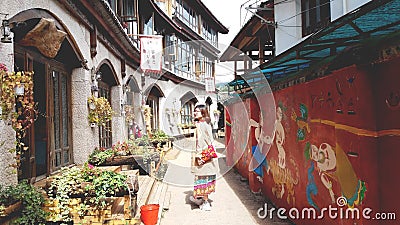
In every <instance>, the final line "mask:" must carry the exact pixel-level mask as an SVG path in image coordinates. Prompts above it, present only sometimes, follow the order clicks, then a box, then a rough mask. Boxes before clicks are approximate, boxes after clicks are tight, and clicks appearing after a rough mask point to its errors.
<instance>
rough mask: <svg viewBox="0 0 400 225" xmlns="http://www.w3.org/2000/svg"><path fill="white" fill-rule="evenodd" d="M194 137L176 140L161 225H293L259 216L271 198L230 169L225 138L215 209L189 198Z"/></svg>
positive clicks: (213, 196) (219, 144) (220, 149)
mask: <svg viewBox="0 0 400 225" xmlns="http://www.w3.org/2000/svg"><path fill="white" fill-rule="evenodd" d="M191 142H193V140H192V139H185V140H183V141H179V142H176V143H177V144H175V145H174V150H173V153H172V156H171V155H169V157H172V159H170V160H169V163H168V164H169V165H168V170H167V172H166V175H165V178H164V181H165V182H166V183H168V191H167V194H166V199H167V201H168V199H169V202H167V203H166V205H164V207H167V208H168V209H167V210H164V211H163V215H162V218H161V221H160V223H159V224H162V225H175V224H181V225H185V224H188V225H189V224H190V225H197V224H198V225H200V224H210V225H214V224H229V225H235V224H237V225H239V224H277V225H278V224H279V225H289V224H291V223H290V222H289V221H281V220H278V219H275V218H274V219H273V220H271V219H269V218H268V217H267V218H265V219H261V218H258V216H257V211H258V210H259V209H260V208H261V207H263V206H264V203H266V202H267V201H268V200H267V199H265V197H263V196H262V195H260V194H254V193H252V192H251V191H250V189H249V187H248V183H247V181H246V180H244V179H242V178H241V176H240V175H239V174H238V173H237V172H236V171H235V169H234V168H227V167H226V164H225V158H224V154H223V150H224V149H225V148H224V145H223V144H222V142H221V140H218V142H216V148H217V151H218V152H219V153H220V154H219V166H220V174H219V175H217V184H216V192H215V193H213V194H211V195H210V202H211V205H212V210H211V211H202V210H200V209H199V208H198V206H197V205H195V204H193V203H192V202H191V201H190V200H189V197H190V195H191V194H192V188H193V187H192V182H193V180H194V176H193V175H192V174H191V173H190V152H189V151H187V150H188V149H189V147H190V146H191V145H192V144H194V143H191Z"/></svg>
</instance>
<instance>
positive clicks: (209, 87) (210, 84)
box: [205, 77, 215, 93]
mask: <svg viewBox="0 0 400 225" xmlns="http://www.w3.org/2000/svg"><path fill="white" fill-rule="evenodd" d="M205 83H206V92H209V93H214V92H215V79H214V77H206V78H205Z"/></svg>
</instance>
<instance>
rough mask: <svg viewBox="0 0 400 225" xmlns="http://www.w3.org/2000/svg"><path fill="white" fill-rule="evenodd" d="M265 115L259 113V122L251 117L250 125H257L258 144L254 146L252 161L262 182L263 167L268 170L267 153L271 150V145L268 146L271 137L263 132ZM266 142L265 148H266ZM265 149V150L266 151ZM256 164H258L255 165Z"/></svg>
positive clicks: (255, 132)
mask: <svg viewBox="0 0 400 225" xmlns="http://www.w3.org/2000/svg"><path fill="white" fill-rule="evenodd" d="M263 124H264V120H263V116H262V113H260V114H259V122H257V121H255V120H254V119H250V122H249V125H250V128H251V127H255V129H254V137H255V139H256V141H257V145H255V146H252V149H251V151H252V155H253V159H254V160H253V161H252V163H251V165H250V166H251V169H253V171H254V172H255V173H256V174H257V179H258V180H259V181H260V182H261V183H262V182H263V180H262V177H263V176H264V174H263V167H265V169H266V170H268V161H267V159H266V157H267V154H268V152H269V147H270V146H266V145H267V144H268V142H269V144H270V142H271V141H270V140H269V139H270V138H269V137H268V136H264V133H263V129H262V127H263ZM264 144H265V146H266V147H265V148H264ZM264 151H265V152H264ZM254 164H256V165H254Z"/></svg>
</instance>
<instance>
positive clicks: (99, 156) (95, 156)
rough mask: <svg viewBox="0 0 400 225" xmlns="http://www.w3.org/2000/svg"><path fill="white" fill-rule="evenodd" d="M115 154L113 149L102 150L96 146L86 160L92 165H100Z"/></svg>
mask: <svg viewBox="0 0 400 225" xmlns="http://www.w3.org/2000/svg"><path fill="white" fill-rule="evenodd" d="M114 155H115V152H114V150H113V149H104V150H101V149H100V150H99V149H98V148H96V149H95V150H94V151H93V152H92V153H91V154H90V155H89V159H88V162H89V163H91V164H93V165H101V164H103V163H104V162H106V160H107V159H109V158H112V157H113V156H114Z"/></svg>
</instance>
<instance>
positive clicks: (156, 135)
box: [150, 130, 171, 142]
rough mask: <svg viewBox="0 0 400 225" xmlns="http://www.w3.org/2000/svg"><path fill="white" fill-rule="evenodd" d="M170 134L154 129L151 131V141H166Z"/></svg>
mask: <svg viewBox="0 0 400 225" xmlns="http://www.w3.org/2000/svg"><path fill="white" fill-rule="evenodd" d="M170 138H171V137H170V136H169V135H167V134H166V133H165V132H164V131H162V130H156V131H154V132H153V133H152V136H151V139H150V141H151V142H166V141H168V140H170Z"/></svg>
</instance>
